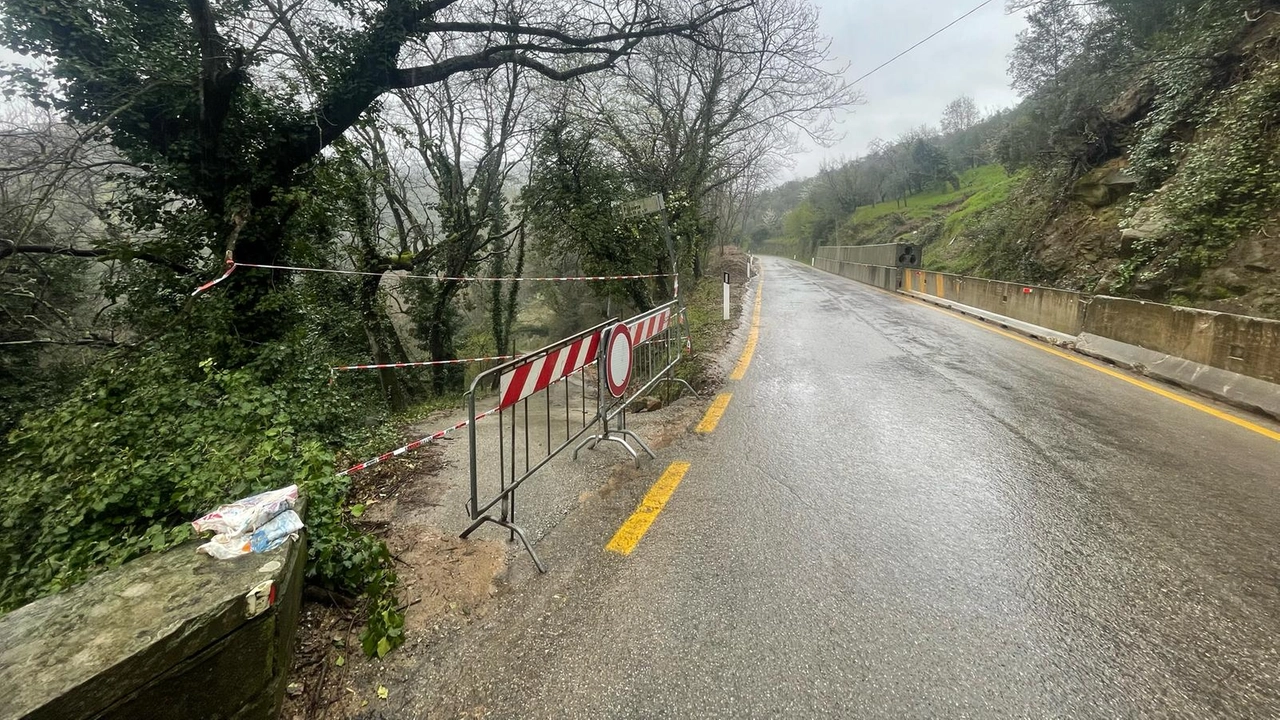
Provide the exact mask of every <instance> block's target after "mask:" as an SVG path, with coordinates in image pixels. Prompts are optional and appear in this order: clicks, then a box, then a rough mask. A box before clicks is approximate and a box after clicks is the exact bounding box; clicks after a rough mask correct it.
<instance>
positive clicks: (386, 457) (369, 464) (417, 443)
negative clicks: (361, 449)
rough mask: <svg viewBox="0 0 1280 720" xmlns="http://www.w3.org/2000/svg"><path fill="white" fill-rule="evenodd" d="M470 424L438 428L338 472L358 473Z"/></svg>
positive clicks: (487, 413)
mask: <svg viewBox="0 0 1280 720" xmlns="http://www.w3.org/2000/svg"><path fill="white" fill-rule="evenodd" d="M498 409H499V408H494V409H492V410H489V411H488V412H483V413H480V414H479V415H477V416H476V420H477V421H479V420H480V419H482V418H484V417H487V416H489V415H492V414H493V413H496V412H498ZM470 424H471V421H469V420H463V421H462V422H460V423H458V424H457V425H454V426H453V427H447V428H445V429H444V430H437V431H436V432H433V433H431V434H430V435H428V436H426V437H424V438H422V439H421V440H415V441H413V442H411V443H409V444H408V445H405V446H404V447H399V448H396V449H395V450H392V451H391V452H389V453H383V454H381V455H379V456H378V457H376V458H373V459H372V460H365V461H364V462H362V463H360V464H359V465H352V466H351V467H349V468H347V469H346V470H343V471H342V472H340V473H338V476H339V477H341V476H343V475H350V474H352V473H358V472H360V471H361V470H364V469H365V468H370V467H373V466H374V465H377V464H378V463H380V462H386V461H387V460H390V459H391V458H393V457H396V456H398V455H403V454H405V453H407V452H410V451H413V450H417V449H418V448H420V447H422V446H423V445H426V444H428V443H433V442H435V441H436V440H439V439H440V438H442V437H444V436H446V435H448V434H449V433H451V432H455V431H458V430H461V429H462V428H464V427H466V426H467V425H470Z"/></svg>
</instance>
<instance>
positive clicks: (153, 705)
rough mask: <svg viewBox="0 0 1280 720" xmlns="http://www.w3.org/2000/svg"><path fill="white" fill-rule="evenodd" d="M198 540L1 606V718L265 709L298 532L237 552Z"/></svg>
mask: <svg viewBox="0 0 1280 720" xmlns="http://www.w3.org/2000/svg"><path fill="white" fill-rule="evenodd" d="M198 544H199V543H198V542H193V543H188V544H186V545H182V546H180V547H177V548H174V549H173V550H170V551H168V552H164V553H157V554H154V555H147V556H145V557H142V558H139V559H137V560H134V561H133V562H130V563H127V564H125V565H124V566H122V567H120V568H118V569H116V570H112V571H109V572H106V573H103V574H102V575H99V576H97V577H95V578H92V579H91V580H89V581H88V582H86V583H84V584H82V585H80V586H78V587H75V588H72V589H71V590H69V591H67V592H65V593H62V594H59V595H53V596H50V597H46V598H43V599H40V600H37V601H36V602H33V603H31V604H29V605H26V606H24V607H21V608H19V609H17V610H14V611H13V612H11V613H9V614H7V615H4V616H0V688H3V689H4V691H3V692H0V720H10V719H13V718H31V719H33V720H34V719H38V718H65V719H78V718H106V719H109V720H115V719H117V718H118V719H119V720H125V719H126V718H129V719H130V720H133V719H136V718H157V719H160V720H167V719H169V718H173V719H174V720H178V719H179V718H181V719H182V720H191V719H192V718H202V719H203V718H228V719H232V718H233V719H235V720H251V719H258V718H260V719H263V720H266V719H268V718H270V719H272V720H274V718H275V717H276V716H277V715H278V714H279V708H280V704H281V701H282V699H283V694H284V686H285V682H286V679H287V674H288V672H289V667H290V661H291V655H292V651H293V636H294V631H295V629H296V628H297V620H298V609H299V605H300V602H301V598H302V582H303V579H302V573H303V569H304V566H305V564H306V544H305V539H301V540H298V541H296V542H295V541H290V542H286V543H285V544H284V545H283V546H281V547H280V548H278V549H276V550H274V551H271V552H269V553H263V554H249V555H244V556H242V557H239V558H236V559H234V560H214V559H213V558H210V557H208V556H206V555H202V554H197V553H196V552H195V548H196V547H197V545H198ZM255 588H256V589H258V592H256V593H255V592H253V591H254V590H255ZM272 590H274V592H272Z"/></svg>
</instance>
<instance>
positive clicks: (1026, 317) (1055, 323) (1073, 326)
mask: <svg viewBox="0 0 1280 720" xmlns="http://www.w3.org/2000/svg"><path fill="white" fill-rule="evenodd" d="M902 289H903V290H904V291H906V292H915V293H921V294H924V295H932V296H934V297H938V298H943V299H946V300H950V301H952V302H956V303H960V304H961V305H968V306H969V307H972V308H977V309H979V310H986V311H988V312H992V313H996V314H998V315H1003V316H1005V317H1010V318H1013V319H1015V320H1020V321H1022V322H1025V323H1030V324H1032V325H1038V326H1040V327H1044V328H1048V329H1050V330H1055V331H1057V332H1059V333H1064V334H1067V335H1079V334H1080V332H1081V330H1082V329H1083V328H1084V316H1085V306H1086V304H1087V302H1088V296H1087V295H1082V294H1081V293H1077V292H1071V291H1070V290H1056V289H1054V288H1045V287H1037V286H1035V285H1019V284H1016V283H1007V282H1000V281H998V280H983V279H981V278H971V277H964V276H961V275H950V274H947V273H938V272H927V271H924V270H908V271H906V272H904V274H903V279H902Z"/></svg>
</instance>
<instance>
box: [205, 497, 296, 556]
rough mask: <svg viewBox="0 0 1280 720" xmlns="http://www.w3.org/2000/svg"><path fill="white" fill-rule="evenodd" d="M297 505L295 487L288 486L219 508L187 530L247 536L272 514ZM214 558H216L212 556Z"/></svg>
mask: <svg viewBox="0 0 1280 720" xmlns="http://www.w3.org/2000/svg"><path fill="white" fill-rule="evenodd" d="M297 502H298V486H297V485H290V486H289V487H285V488H280V489H279V490H268V491H267V492H264V493H259V494H257V495H253V496H251V497H247V498H244V499H243V500H237V501H235V502H233V503H231V504H229V505H223V506H221V507H219V508H218V509H217V510H214V511H213V512H211V513H209V514H208V515H205V516H204V517H202V518H200V519H199V520H196V521H195V522H193V523H191V527H193V528H195V529H196V532H198V533H202V532H205V531H207V530H212V531H213V532H215V533H217V534H219V535H229V536H236V535H248V534H249V533H252V532H253V531H254V530H257V529H258V528H260V527H262V526H263V525H265V524H266V523H267V521H268V520H270V519H271V518H273V517H275V516H276V515H279V514H280V513H282V512H284V511H285V510H292V509H293V506H294V504H296V503H297ZM246 552H247V551H246ZM210 554H212V553H210ZM237 554H243V553H237ZM215 557H217V556H216V555H215Z"/></svg>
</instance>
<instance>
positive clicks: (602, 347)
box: [462, 300, 696, 572]
mask: <svg viewBox="0 0 1280 720" xmlns="http://www.w3.org/2000/svg"><path fill="white" fill-rule="evenodd" d="M686 326H687V323H686V322H685V317H684V313H683V311H682V310H681V309H680V307H679V303H678V302H677V301H675V300H673V301H671V302H669V303H666V304H665V305H660V306H659V307H656V308H654V309H653V310H649V311H648V312H644V313H641V314H639V315H637V316H635V317H633V318H631V319H629V320H627V321H625V322H619V321H618V320H616V319H614V320H608V321H606V322H603V323H601V324H599V325H597V326H595V327H593V328H591V329H589V330H585V331H583V332H580V333H578V334H577V335H573V336H571V337H568V338H565V339H564V340H561V341H560V342H557V343H554V344H552V345H548V346H547V347H545V348H543V349H541V350H538V351H536V352H532V353H529V354H528V355H524V356H522V357H520V358H518V359H516V360H512V361H510V362H507V363H504V364H502V365H499V366H498V367H495V368H493V369H491V370H486V371H485V372H483V373H481V374H480V375H477V376H476V378H475V380H474V381H472V383H471V388H470V390H468V391H467V410H468V418H467V428H468V437H469V441H470V456H471V457H470V475H471V478H470V480H471V497H470V499H469V500H468V503H467V505H468V507H467V511H468V514H469V516H470V518H471V524H470V525H469V526H468V527H467V529H466V530H464V531H463V532H462V537H464V538H465V537H468V536H469V535H471V533H473V532H475V530H476V529H477V528H479V527H480V526H481V525H484V524H485V523H490V524H493V525H497V526H499V527H502V528H505V529H506V530H508V531H509V532H510V533H511V539H512V540H515V539H516V538H519V539H520V542H521V543H522V544H523V545H524V547H525V550H527V551H528V553H529V557H530V558H532V559H533V564H534V565H536V566H537V568H538V570H539V571H540V572H546V566H544V565H543V563H542V560H541V559H540V558H539V557H538V554H537V552H536V551H535V550H534V549H533V545H532V544H531V543H530V541H529V538H528V537H527V536H526V535H525V532H524V530H522V529H521V528H520V526H519V525H517V524H516V489H517V488H519V487H520V486H521V485H522V484H524V482H525V481H527V480H528V479H529V478H530V477H532V476H533V475H534V474H535V473H537V472H538V471H539V470H541V469H542V468H543V467H544V466H545V465H546V464H547V463H549V462H551V460H552V459H553V458H555V457H556V456H557V455H559V454H560V453H562V452H564V450H566V449H567V448H569V447H570V446H571V445H573V443H575V442H578V441H579V439H580V438H582V437H583V436H584V435H586V434H587V432H588V431H589V430H591V429H592V428H593V427H595V426H596V425H597V424H598V425H599V426H600V429H599V430H598V431H597V432H596V433H595V434H593V435H590V436H589V437H587V438H586V439H584V440H582V441H581V442H578V445H577V446H576V447H575V448H574V451H573V456H574V458H577V456H578V452H579V451H580V450H581V449H582V448H583V447H586V446H588V445H589V446H590V447H592V448H594V447H595V446H596V445H598V444H599V443H601V442H614V443H618V444H620V445H622V446H623V447H624V448H626V450H627V452H628V453H630V454H631V456H632V458H634V459H635V461H636V463H637V464H639V462H640V456H639V454H638V453H637V452H636V451H635V449H634V448H632V446H631V443H630V442H628V440H630V441H634V442H635V444H636V445H639V446H640V448H641V449H642V450H644V452H645V453H647V454H648V455H649V456H650V457H654V454H653V451H651V450H650V449H649V447H648V446H647V445H645V444H644V441H642V440H641V439H640V437H639V436H638V435H636V434H635V433H634V432H632V431H631V430H629V429H627V425H626V415H627V406H628V405H630V404H631V403H633V402H635V401H636V400H637V399H638V398H641V397H643V396H644V395H645V394H646V393H648V392H649V391H651V390H652V389H653V388H655V387H657V386H658V385H659V384H661V383H663V382H670V383H678V384H681V385H683V386H684V387H686V388H688V389H689V391H690V392H692V391H693V388H692V387H691V386H690V385H689V383H687V382H685V381H684V380H682V379H680V378H677V377H675V375H674V372H673V371H674V369H675V367H676V365H677V364H678V363H679V362H680V358H681V356H682V355H683V351H684V349H685V346H686V344H687V339H688V338H687V336H688V333H687V331H686ZM615 335H617V336H619V337H615ZM624 340H625V343H624V342H623V341H624ZM611 348H615V350H614V352H615V353H616V357H614V358H612V360H613V363H614V365H613V367H614V368H615V369H616V368H618V367H626V368H627V369H628V372H627V373H626V375H625V377H624V378H620V377H616V375H617V373H616V371H615V372H614V373H613V374H612V375H611V369H610V364H609V363H610V360H611V358H609V357H608V354H609V352H610V349H611ZM616 348H622V349H616ZM624 352H625V353H629V356H630V357H629V360H630V362H629V363H625V362H623V353H624ZM592 374H594V375H595V378H591V377H589V376H590V375H592ZM593 380H594V381H593ZM495 381H496V383H497V386H498V400H497V406H496V407H494V408H493V409H491V410H487V411H485V412H477V397H478V396H479V395H480V394H481V393H483V392H487V391H488V390H489V389H491V388H492V386H493V385H494V383H495ZM561 388H563V394H562V391H561ZM695 394H696V393H695ZM484 417H495V418H497V422H496V423H494V425H493V426H489V427H487V428H486V429H485V431H484V432H485V434H487V435H488V437H490V438H493V437H495V435H496V439H497V443H496V445H497V453H496V454H497V458H496V459H497V468H496V471H495V470H494V468H493V467H492V465H493V460H494V458H493V455H494V453H493V452H492V449H488V450H482V449H481V446H480V440H481V437H482V435H481V431H480V430H479V428H478V427H477V425H476V421H478V420H480V419H481V418H484ZM490 433H492V434H490ZM482 463H483V465H484V466H485V467H482ZM482 479H483V480H486V481H487V482H482Z"/></svg>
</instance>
